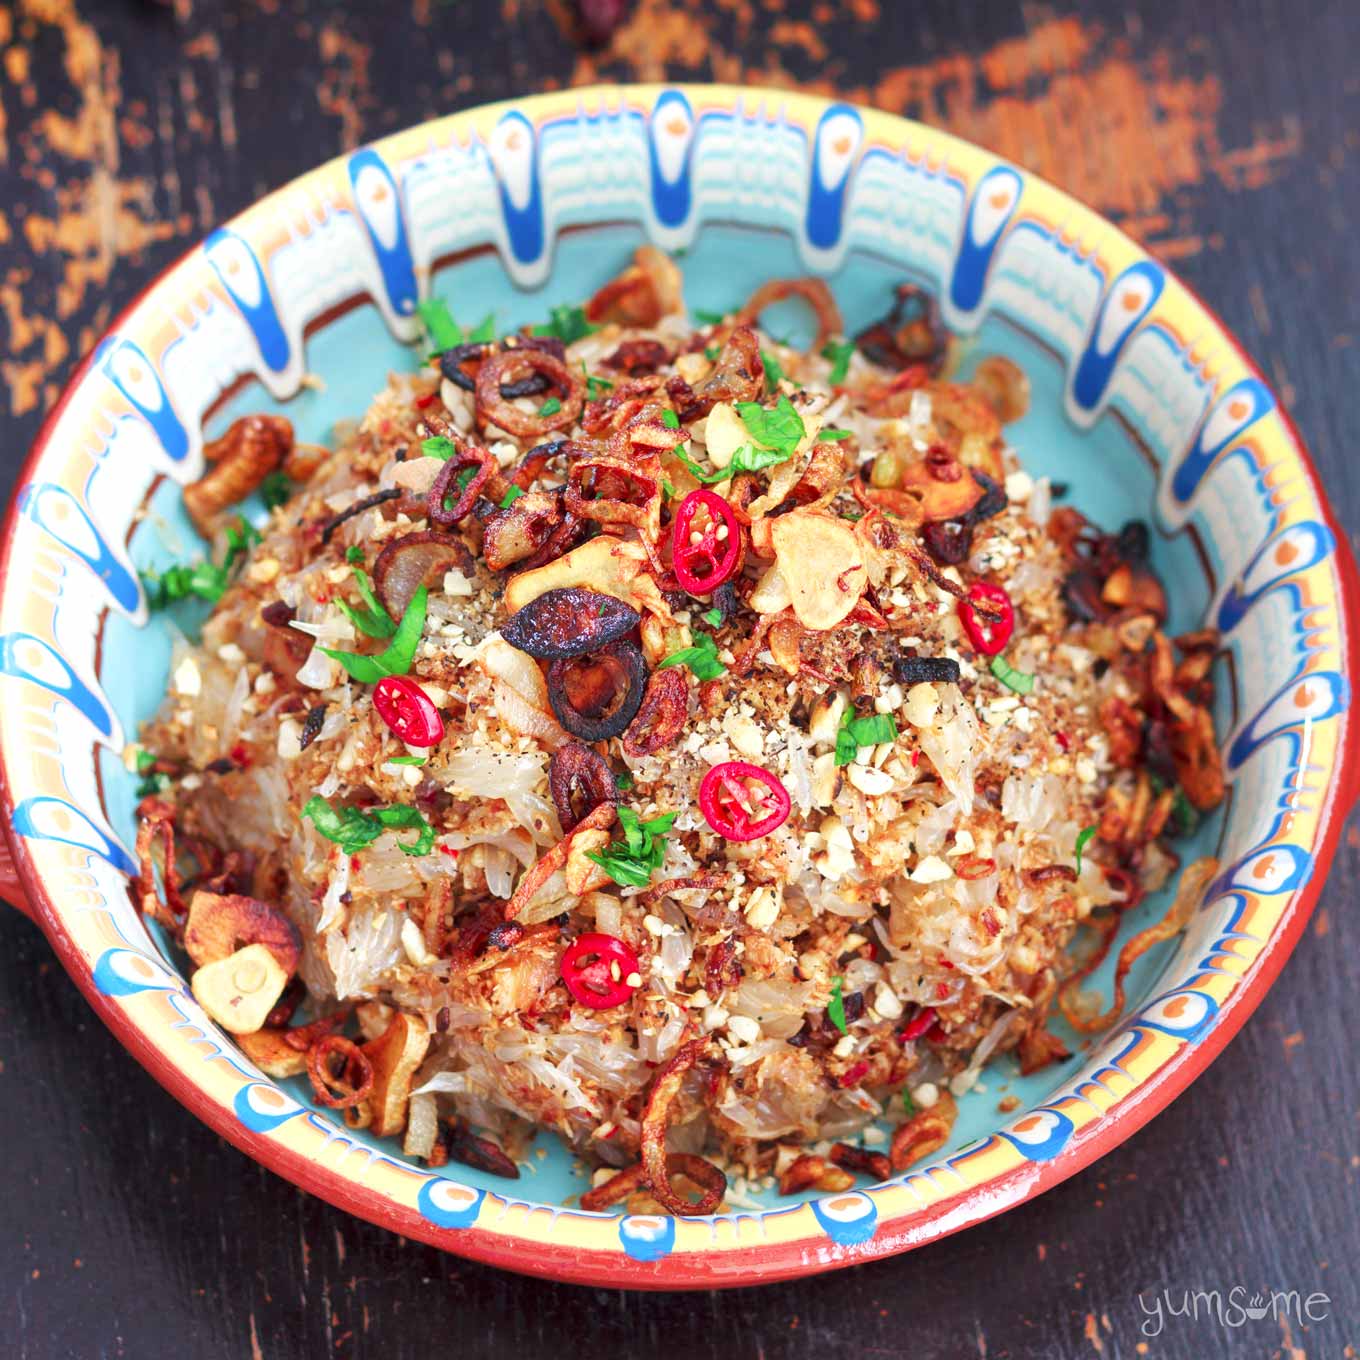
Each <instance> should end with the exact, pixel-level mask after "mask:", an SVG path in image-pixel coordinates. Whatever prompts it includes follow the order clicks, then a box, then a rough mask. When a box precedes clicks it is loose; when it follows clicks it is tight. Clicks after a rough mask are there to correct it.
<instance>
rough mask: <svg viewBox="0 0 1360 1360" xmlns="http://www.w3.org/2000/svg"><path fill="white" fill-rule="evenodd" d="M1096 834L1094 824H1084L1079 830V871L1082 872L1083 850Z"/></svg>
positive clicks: (1077, 852)
mask: <svg viewBox="0 0 1360 1360" xmlns="http://www.w3.org/2000/svg"><path fill="white" fill-rule="evenodd" d="M1095 834H1096V828H1095V827H1094V826H1084V827H1082V829H1081V830H1080V831H1079V832H1077V851H1076V854H1077V873H1078V875H1080V873H1081V852H1082V851H1083V850H1085V849H1086V847H1087V846H1088V845H1089V844H1090V843H1091V837H1092V836H1094V835H1095Z"/></svg>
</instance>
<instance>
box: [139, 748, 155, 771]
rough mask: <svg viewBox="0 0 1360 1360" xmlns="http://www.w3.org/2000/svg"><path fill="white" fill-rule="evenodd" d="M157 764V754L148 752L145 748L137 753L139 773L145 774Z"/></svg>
mask: <svg viewBox="0 0 1360 1360" xmlns="http://www.w3.org/2000/svg"><path fill="white" fill-rule="evenodd" d="M155 763H156V753H155V752H154V751H148V750H147V749H146V747H145V746H143V747H142V749H141V750H140V751H138V752H137V756H136V764H137V773H138V774H145V773H146V772H147V771H148V770H149V769H150V768H151V767H152V766H153V765H154V764H155Z"/></svg>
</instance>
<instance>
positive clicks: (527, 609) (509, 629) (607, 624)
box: [501, 586, 642, 661]
mask: <svg viewBox="0 0 1360 1360" xmlns="http://www.w3.org/2000/svg"><path fill="white" fill-rule="evenodd" d="M641 622H642V618H641V615H639V614H638V612H637V610H636V609H633V608H631V607H630V606H629V605H626V604H624V603H623V601H622V600H617V599H615V598H614V596H612V595H605V594H603V593H602V592H600V591H596V590H586V589H585V588H584V587H582V586H559V587H558V588H557V589H556V590H545V591H544V592H543V594H542V595H540V596H538V597H537V598H536V599H533V600H530V601H529V603H528V604H526V605H525V606H524V607H523V608H522V609H517V610H516V611H515V612H514V613H513V614H511V615H510V617H509V618H508V619H507V620H506V621H505V623H504V625H503V626H502V627H501V636H502V637H503V638H504V639H505V640H506V641H507V642H508V643H509V644H510V645H511V646H512V647H518V648H519V650H520V651H521V652H528V654H529V655H530V656H532V657H536V658H537V659H538V660H540V661H555V660H558V659H559V658H562V657H569V656H584V655H585V653H587V652H597V651H599V650H600V649H601V648H602V647H606V646H608V644H609V643H611V642H614V641H617V640H618V639H619V638H621V637H624V636H625V635H626V634H628V633H631V632H632V631H633V629H634V628H636V627H637V626H638V624H640V623H641Z"/></svg>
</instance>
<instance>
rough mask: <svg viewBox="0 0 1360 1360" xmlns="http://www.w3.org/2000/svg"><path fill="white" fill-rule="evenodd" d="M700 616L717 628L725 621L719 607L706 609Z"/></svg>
mask: <svg viewBox="0 0 1360 1360" xmlns="http://www.w3.org/2000/svg"><path fill="white" fill-rule="evenodd" d="M699 617H700V618H701V619H703V621H704V622H705V623H707V624H711V625H712V626H713V627H714V628H717V627H719V626H720V625H721V623H722V621H723V612H722V610H721V609H718V608H713V609H705V610H704V612H703V613H702V614H700V615H699Z"/></svg>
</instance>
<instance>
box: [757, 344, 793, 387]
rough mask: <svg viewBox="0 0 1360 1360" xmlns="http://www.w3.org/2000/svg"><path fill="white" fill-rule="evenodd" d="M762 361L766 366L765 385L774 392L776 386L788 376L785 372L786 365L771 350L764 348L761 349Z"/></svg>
mask: <svg viewBox="0 0 1360 1360" xmlns="http://www.w3.org/2000/svg"><path fill="white" fill-rule="evenodd" d="M760 362H761V363H762V364H763V365H764V367H765V386H766V387H768V388H769V390H770V391H771V392H773V391H774V390H775V388H776V387H778V386H779V384H780V383H782V382H783V381H784V379H785V377H787V374H786V373H785V372H784V366H783V365H782V364H781V363H780V362H779V360H778V359H776V358H775V356H774V355H773V354H771V353H770V352H769V350H764V349H763V350H761V351H760Z"/></svg>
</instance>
